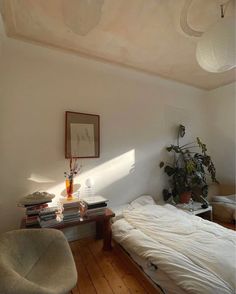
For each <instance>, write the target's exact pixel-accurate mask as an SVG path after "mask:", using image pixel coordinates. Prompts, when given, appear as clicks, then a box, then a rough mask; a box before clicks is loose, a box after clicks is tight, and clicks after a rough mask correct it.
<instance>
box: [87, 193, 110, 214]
mask: <svg viewBox="0 0 236 294" xmlns="http://www.w3.org/2000/svg"><path fill="white" fill-rule="evenodd" d="M82 200H83V201H84V202H85V203H86V204H87V212H86V215H87V216H88V217H89V216H95V215H103V214H105V211H106V207H107V202H108V200H107V199H105V198H104V197H102V196H89V197H84V198H83V199H82Z"/></svg>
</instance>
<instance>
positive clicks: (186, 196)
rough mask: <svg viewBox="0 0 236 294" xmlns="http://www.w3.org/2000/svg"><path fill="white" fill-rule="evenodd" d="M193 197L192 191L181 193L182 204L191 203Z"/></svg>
mask: <svg viewBox="0 0 236 294" xmlns="http://www.w3.org/2000/svg"><path fill="white" fill-rule="evenodd" d="M191 196H192V192H191V191H185V192H183V193H181V194H180V197H179V201H180V203H189V200H190V198H191Z"/></svg>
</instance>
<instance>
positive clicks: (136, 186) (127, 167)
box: [28, 149, 158, 205]
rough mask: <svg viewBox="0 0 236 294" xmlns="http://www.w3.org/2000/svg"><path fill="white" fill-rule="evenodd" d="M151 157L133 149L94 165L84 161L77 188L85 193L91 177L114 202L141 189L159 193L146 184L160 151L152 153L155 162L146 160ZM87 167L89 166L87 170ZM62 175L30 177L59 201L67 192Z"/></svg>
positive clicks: (117, 203)
mask: <svg viewBox="0 0 236 294" xmlns="http://www.w3.org/2000/svg"><path fill="white" fill-rule="evenodd" d="M141 157H142V156H141ZM148 157H150V156H148V154H145V158H143V159H139V160H137V158H136V152H135V149H131V150H129V151H127V152H125V153H123V154H121V155H119V156H116V157H115V158H113V159H110V160H108V161H106V162H104V163H101V164H99V165H97V166H95V167H91V168H90V167H89V166H88V165H87V164H85V165H84V168H82V173H81V174H80V175H78V176H76V177H75V180H74V192H76V191H77V190H79V193H80V195H84V193H85V186H84V183H85V181H86V179H88V178H90V179H92V180H93V182H94V183H95V185H94V187H95V191H94V192H95V193H96V194H102V195H104V196H105V197H107V198H108V199H109V200H110V204H111V205H119V204H122V203H126V202H127V201H129V200H132V199H133V198H134V197H136V196H139V195H141V194H142V193H151V192H152V191H153V193H155V194H156V189H149V190H148V188H147V187H149V186H152V185H151V183H150V182H149V181H151V178H152V173H153V172H154V170H155V169H156V170H157V167H158V160H157V154H155V155H154V156H153V157H154V158H155V162H154V160H153V158H151V159H149V160H148V161H147V158H148ZM146 161H147V162H146ZM150 162H152V163H153V167H152V169H150ZM67 168H68V167H67ZM86 168H87V169H88V170H85V169H86ZM83 169H84V171H83ZM60 172H61V168H60ZM62 176H63V173H61V175H60V181H56V180H52V179H51V178H47V177H43V176H40V175H37V174H36V173H32V174H31V175H30V177H28V180H29V181H31V182H32V184H34V188H36V187H37V189H38V190H40V189H44V190H47V191H48V192H49V193H53V194H55V195H56V199H55V201H56V200H58V199H59V198H60V197H61V196H65V195H66V191H65V182H64V181H61V179H62ZM155 181H157V173H155ZM58 182H59V183H58ZM151 190H152V191H151Z"/></svg>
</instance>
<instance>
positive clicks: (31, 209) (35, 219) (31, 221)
mask: <svg viewBox="0 0 236 294" xmlns="http://www.w3.org/2000/svg"><path fill="white" fill-rule="evenodd" d="M24 207H25V208H26V211H25V214H26V216H25V226H26V227H27V228H33V227H40V223H39V213H40V211H41V210H42V209H45V208H47V207H48V204H47V203H41V204H40V203H38V204H36V205H25V206H24Z"/></svg>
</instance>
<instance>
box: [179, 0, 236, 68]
mask: <svg viewBox="0 0 236 294" xmlns="http://www.w3.org/2000/svg"><path fill="white" fill-rule="evenodd" d="M230 1H231V0H229V1H228V2H226V3H224V4H221V5H220V12H221V19H220V20H219V21H218V22H217V23H215V24H214V25H212V26H211V27H210V28H209V29H208V30H207V31H206V32H204V33H203V32H199V31H195V30H193V29H192V28H191V27H190V26H189V25H188V22H187V14H188V9H189V7H190V5H191V2H192V0H186V1H185V5H184V7H183V10H182V13H181V17H180V25H181V28H182V30H183V31H184V32H185V33H186V34H188V35H190V36H192V37H200V39H199V41H198V43H197V48H196V59H197V61H198V63H199V65H200V66H201V67H202V68H203V69H204V70H206V71H209V72H213V73H220V72H225V71H227V70H230V69H232V68H234V67H236V19H235V17H227V18H226V17H225V12H226V8H227V6H228V4H229V2H230Z"/></svg>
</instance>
